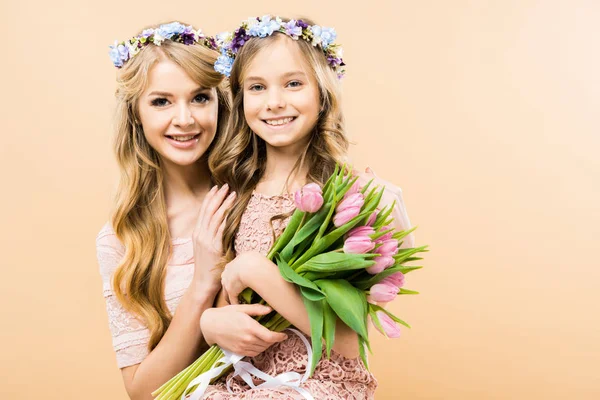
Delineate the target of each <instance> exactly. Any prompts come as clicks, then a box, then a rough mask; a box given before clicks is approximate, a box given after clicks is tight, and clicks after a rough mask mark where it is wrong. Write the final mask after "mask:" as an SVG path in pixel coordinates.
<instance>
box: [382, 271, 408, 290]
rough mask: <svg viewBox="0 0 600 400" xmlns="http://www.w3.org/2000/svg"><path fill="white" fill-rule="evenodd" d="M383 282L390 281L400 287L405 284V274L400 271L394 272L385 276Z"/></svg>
mask: <svg viewBox="0 0 600 400" xmlns="http://www.w3.org/2000/svg"><path fill="white" fill-rule="evenodd" d="M381 283H389V284H392V285H394V286H396V287H398V288H401V287H402V286H404V274H403V273H402V272H400V271H398V272H395V273H393V274H392V275H390V276H388V277H387V278H384V279H383V280H382V281H381Z"/></svg>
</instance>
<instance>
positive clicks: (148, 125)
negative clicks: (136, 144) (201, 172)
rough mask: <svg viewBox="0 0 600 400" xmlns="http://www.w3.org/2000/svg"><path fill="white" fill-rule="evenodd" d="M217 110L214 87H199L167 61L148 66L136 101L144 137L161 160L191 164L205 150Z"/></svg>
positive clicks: (215, 124)
mask: <svg viewBox="0 0 600 400" xmlns="http://www.w3.org/2000/svg"><path fill="white" fill-rule="evenodd" d="M218 109H219V107H218V99H217V91H216V89H215V88H203V87H200V86H199V85H198V84H197V83H196V82H194V81H193V80H192V78H190V76H189V75H188V74H187V73H186V72H185V71H184V70H183V69H182V68H181V67H180V66H178V65H177V64H175V63H173V62H172V61H168V60H163V61H160V62H158V63H157V64H155V65H154V66H153V67H152V68H151V69H150V72H149V76H148V87H147V88H146V90H144V93H142V96H141V97H140V100H139V115H140V119H141V123H142V127H143V130H144V136H145V137H146V140H147V141H148V143H149V144H150V146H152V148H153V149H154V150H156V151H157V152H158V154H159V155H160V157H161V159H162V160H163V161H166V162H171V163H174V164H176V165H180V166H188V165H191V164H193V163H195V162H196V161H198V159H199V158H200V157H202V155H203V154H204V152H206V149H207V148H208V146H210V144H211V142H212V140H213V139H214V137H215V133H216V130H217V117H218Z"/></svg>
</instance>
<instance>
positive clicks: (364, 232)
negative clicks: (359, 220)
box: [347, 226, 375, 237]
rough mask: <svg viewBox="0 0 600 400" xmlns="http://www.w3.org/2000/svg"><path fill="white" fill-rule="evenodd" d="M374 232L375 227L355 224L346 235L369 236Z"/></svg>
mask: <svg viewBox="0 0 600 400" xmlns="http://www.w3.org/2000/svg"><path fill="white" fill-rule="evenodd" d="M374 233H375V229H373V228H371V227H370V226H357V227H356V228H353V229H351V230H350V232H348V233H347V236H348V237H352V236H369V235H372V234H374Z"/></svg>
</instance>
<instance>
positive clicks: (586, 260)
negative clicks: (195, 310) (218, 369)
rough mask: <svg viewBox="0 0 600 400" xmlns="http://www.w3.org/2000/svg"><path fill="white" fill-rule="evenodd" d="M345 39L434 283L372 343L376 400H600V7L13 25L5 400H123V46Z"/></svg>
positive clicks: (7, 136)
mask: <svg viewBox="0 0 600 400" xmlns="http://www.w3.org/2000/svg"><path fill="white" fill-rule="evenodd" d="M268 12H270V13H277V14H280V15H286V16H303V15H305V16H309V17H311V18H313V19H315V20H316V21H318V22H320V23H321V24H323V25H326V26H333V27H335V28H336V29H337V32H338V42H339V43H341V44H342V45H343V46H344V50H345V57H344V58H345V60H346V62H347V64H348V68H347V70H348V73H347V76H346V78H344V107H345V111H346V115H347V119H348V130H349V132H350V134H351V136H352V139H353V141H354V142H355V143H356V145H355V146H354V147H353V148H352V151H351V154H352V156H353V159H354V160H355V163H356V165H357V166H359V167H365V166H371V167H372V168H373V169H374V170H375V172H376V173H378V174H379V175H381V176H382V177H384V178H386V179H388V180H391V181H393V182H395V183H396V184H398V185H399V186H401V187H402V189H403V191H404V196H405V201H406V204H407V208H408V211H409V215H410V217H411V219H412V222H413V223H414V224H417V225H419V229H418V231H417V232H416V237H417V242H418V244H429V245H430V246H431V250H432V251H431V252H430V253H428V254H426V260H425V262H424V265H425V266H426V268H425V269H423V270H420V271H417V272H414V273H412V274H410V275H409V276H408V279H407V285H406V287H407V288H409V289H414V290H419V291H421V295H419V296H413V297H403V298H401V299H399V300H398V301H396V302H395V303H394V304H393V305H392V306H391V308H392V310H393V311H395V312H396V313H397V314H398V315H399V316H400V317H402V318H404V319H405V320H407V321H408V322H410V323H411V324H412V325H413V329H411V330H408V329H405V330H404V331H403V336H402V338H400V339H397V340H394V341H391V340H385V339H384V338H382V337H380V336H377V337H375V338H374V346H373V347H374V356H372V357H371V362H372V370H373V371H374V374H375V375H376V376H377V378H378V379H379V384H380V388H379V389H378V391H377V399H567V398H568V399H598V398H600V371H599V365H600V344H599V343H600V340H599V339H600V321H599V315H600V312H599V311H600V297H599V295H598V282H599V280H600V260H599V258H600V257H598V251H597V250H598V247H599V246H598V243H599V239H600V228H599V227H600V209H599V204H600V195H599V194H600V193H599V192H600V190H599V182H600V161H599V160H600V158H599V157H598V152H599V150H600V138H599V134H600V129H599V128H600V122H599V116H600V112H599V110H600V78H599V71H600V34H599V33H600V32H599V28H598V21H599V20H600V3H598V2H597V1H594V0H590V1H574V0H573V1H566V0H565V1H531V0H520V1H517V0H515V1H508V0H507V1H500V0H497V1H475V0H473V1H466V0H454V1H450V0H449V1H443V0H437V1H383V0H371V1H366V2H350V1H344V2H342V1H323V0H304V1H301V2H300V1H298V2H293V3H292V2H288V3H284V2H274V1H273V2H268V1H262V0H256V1H240V0H235V1H230V2H224V1H182V2H169V1H164V0H163V1H152V0H147V1H116V0H104V1H100V2H93V3H91V2H81V1H74V0H70V1H60V0H57V1H52V2H45V1H41V0H38V1H28V0H18V1H17V0H3V1H2V3H1V5H0V15H1V16H2V18H1V19H2V24H1V25H0V38H1V45H0V46H1V48H2V56H1V59H2V61H1V65H0V68H1V73H0V79H1V82H0V83H1V85H0V90H1V95H0V114H1V116H2V120H1V125H0V126H1V128H2V138H1V141H0V162H1V168H0V174H1V181H0V182H1V185H2V195H1V196H0V202H1V204H0V205H1V207H2V212H1V215H2V221H1V223H2V231H1V233H0V235H1V237H0V239H1V240H0V246H1V253H0V260H1V261H0V262H1V266H2V268H1V274H2V275H1V278H0V289H1V295H0V296H1V297H0V301H1V303H0V309H1V310H2V311H1V315H0V320H1V321H2V322H1V323H2V326H1V329H0V343H1V346H2V347H1V350H0V358H1V359H2V362H0V394H1V396H0V397H2V398H3V399H82V398H85V399H125V398H126V395H125V392H124V390H123V387H122V383H121V377H120V373H119V370H118V369H117V367H116V362H115V358H114V354H113V351H112V347H111V341H110V333H109V330H108V325H107V316H106V311H105V309H104V302H103V298H102V291H101V282H100V276H99V273H98V266H97V263H96V259H95V247H94V241H95V235H96V233H97V232H98V230H99V229H100V228H101V226H102V225H103V224H104V222H105V221H106V220H107V218H108V212H109V208H110V205H111V202H112V197H113V195H114V190H115V187H116V185H115V184H116V181H117V176H118V172H117V167H116V164H115V161H114V158H113V155H112V147H111V141H112V128H111V123H112V122H111V120H112V110H113V105H114V102H113V93H114V89H115V84H114V78H115V70H114V68H113V66H112V64H111V62H110V60H109V58H108V55H107V52H108V45H109V44H111V43H112V42H113V41H114V40H115V39H117V38H118V39H121V40H123V39H126V38H128V37H130V36H132V35H133V34H135V33H136V31H138V30H139V29H140V28H142V27H143V26H145V25H147V24H151V23H156V22H164V21H169V20H173V19H176V20H183V21H185V22H189V23H192V24H194V25H195V26H197V27H201V28H203V29H204V31H205V32H207V33H210V34H214V33H217V32H220V31H222V30H227V29H233V28H234V27H235V26H236V25H237V24H238V23H239V22H240V21H241V20H242V19H245V18H246V17H248V16H251V15H262V14H265V13H268Z"/></svg>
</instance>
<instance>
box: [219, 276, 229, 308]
mask: <svg viewBox="0 0 600 400" xmlns="http://www.w3.org/2000/svg"><path fill="white" fill-rule="evenodd" d="M221 290H222V291H223V298H224V299H225V301H226V302H227V304H231V303H230V302H229V294H228V293H227V289H226V288H225V285H223V281H221Z"/></svg>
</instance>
